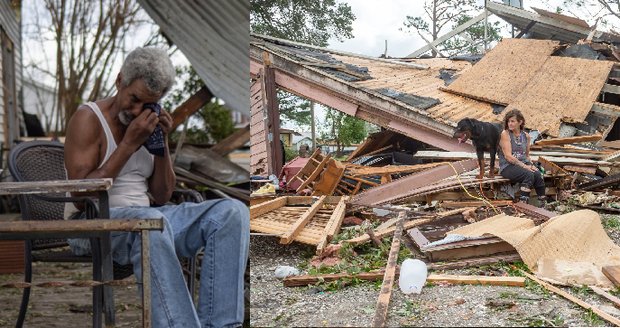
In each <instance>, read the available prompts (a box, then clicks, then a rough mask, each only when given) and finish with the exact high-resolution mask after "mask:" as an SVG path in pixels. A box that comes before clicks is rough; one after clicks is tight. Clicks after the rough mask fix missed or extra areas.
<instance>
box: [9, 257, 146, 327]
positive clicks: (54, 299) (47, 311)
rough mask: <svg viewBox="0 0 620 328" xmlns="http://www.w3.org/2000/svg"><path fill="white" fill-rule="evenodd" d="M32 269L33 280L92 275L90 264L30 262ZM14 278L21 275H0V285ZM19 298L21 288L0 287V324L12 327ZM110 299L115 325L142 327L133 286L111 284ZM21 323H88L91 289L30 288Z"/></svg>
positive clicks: (78, 277)
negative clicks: (26, 307)
mask: <svg viewBox="0 0 620 328" xmlns="http://www.w3.org/2000/svg"><path fill="white" fill-rule="evenodd" d="M33 272H34V274H33V282H35V283H37V282H43V281H67V280H78V279H91V278H92V276H91V271H90V265H89V264H82V263H34V265H33ZM127 279H132V280H133V279H134V278H133V277H130V278H127ZM18 281H23V275H22V274H5V275H0V284H1V283H6V282H18ZM134 281H135V280H134ZM21 298H22V290H21V289H16V288H0V327H14V326H15V321H16V320H17V314H18V313H19V305H20V303H21ZM114 301H115V308H116V327H141V326H142V305H141V299H140V295H139V292H138V288H137V286H136V285H133V284H132V285H130V286H117V287H114ZM24 326H25V327H58V328H68V327H90V326H92V289H91V288H85V287H54V288H39V287H34V288H32V289H31V294H30V302H29V306H28V312H27V313H26V322H25V324H24Z"/></svg>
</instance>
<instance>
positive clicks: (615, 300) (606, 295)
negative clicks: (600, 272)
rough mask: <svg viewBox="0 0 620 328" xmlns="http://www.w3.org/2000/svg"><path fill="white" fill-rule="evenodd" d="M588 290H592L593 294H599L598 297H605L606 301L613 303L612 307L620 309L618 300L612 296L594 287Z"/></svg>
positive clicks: (619, 299)
mask: <svg viewBox="0 0 620 328" xmlns="http://www.w3.org/2000/svg"><path fill="white" fill-rule="evenodd" d="M589 287H590V289H592V291H593V292H595V293H597V294H599V295H600V296H603V297H605V298H606V299H608V300H609V301H610V302H612V303H614V305H615V306H616V307H619V308H620V298H617V297H615V296H614V295H611V294H610V293H608V292H606V291H604V290H602V289H600V288H598V287H596V286H589Z"/></svg>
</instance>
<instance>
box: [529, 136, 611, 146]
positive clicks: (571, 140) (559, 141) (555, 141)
mask: <svg viewBox="0 0 620 328" xmlns="http://www.w3.org/2000/svg"><path fill="white" fill-rule="evenodd" d="M602 137H603V136H601V135H600V134H597V135H591V136H578V137H568V138H551V139H544V140H539V141H536V143H535V145H538V146H550V145H554V146H555V145H567V144H572V143H580V142H593V141H599V140H601V138H602Z"/></svg>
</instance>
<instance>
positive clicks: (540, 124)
mask: <svg viewBox="0 0 620 328" xmlns="http://www.w3.org/2000/svg"><path fill="white" fill-rule="evenodd" d="M485 57H486V56H485ZM477 65H478V64H477ZM477 65H476V66H477ZM612 66H613V62H610V61H603V60H588V59H582V58H570V57H557V56H550V57H548V58H547V60H546V61H545V63H544V64H543V66H542V67H540V70H539V71H538V72H537V73H536V74H535V75H534V76H533V77H531V79H530V80H529V81H528V83H527V86H525V88H523V90H522V92H520V93H519V95H518V96H517V97H516V98H515V99H514V100H513V101H511V102H510V105H508V106H507V107H506V109H505V110H506V111H509V110H512V109H519V110H520V111H521V112H522V113H523V115H524V116H525V117H528V118H529V121H528V127H529V128H531V129H535V130H538V131H540V132H541V133H546V134H548V135H550V136H557V135H558V133H559V129H560V123H562V122H583V121H585V119H586V117H587V116H588V113H590V110H591V109H592V104H593V103H594V102H595V101H596V99H597V98H598V96H599V94H600V91H601V89H602V88H603V85H604V84H605V81H606V80H607V76H608V75H609V71H610V70H611V67H612ZM474 67H475V66H474ZM460 79H461V78H459V79H458V80H460ZM458 80H457V81H458ZM453 84H454V83H453Z"/></svg>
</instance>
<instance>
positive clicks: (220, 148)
mask: <svg viewBox="0 0 620 328" xmlns="http://www.w3.org/2000/svg"><path fill="white" fill-rule="evenodd" d="M248 140H250V124H248V125H246V126H245V127H242V128H240V129H238V130H237V131H235V132H234V133H233V134H231V135H229V136H228V137H226V138H224V139H223V140H222V141H220V142H218V143H217V144H216V145H215V146H213V147H211V148H210V149H211V150H212V151H214V152H216V153H218V154H219V155H222V156H226V155H228V154H229V153H230V152H232V151H233V150H235V149H237V148H239V147H241V146H243V145H245V144H246V143H247V142H248Z"/></svg>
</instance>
